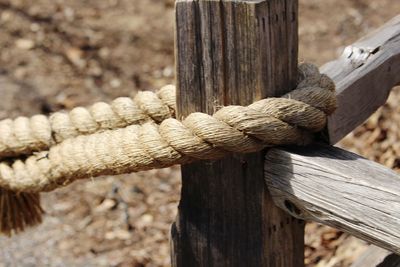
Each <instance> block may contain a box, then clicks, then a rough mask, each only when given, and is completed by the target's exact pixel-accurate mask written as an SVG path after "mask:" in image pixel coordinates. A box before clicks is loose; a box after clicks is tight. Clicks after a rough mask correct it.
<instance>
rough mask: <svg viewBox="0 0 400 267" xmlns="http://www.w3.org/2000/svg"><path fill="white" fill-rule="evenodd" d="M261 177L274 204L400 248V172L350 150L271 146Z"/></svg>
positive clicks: (297, 215)
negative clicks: (263, 175)
mask: <svg viewBox="0 0 400 267" xmlns="http://www.w3.org/2000/svg"><path fill="white" fill-rule="evenodd" d="M265 179H266V182H267V184H268V188H269V190H270V192H271V194H272V196H273V198H274V201H275V203H276V204H277V205H278V206H279V207H281V208H283V209H284V210H286V211H287V212H289V213H290V214H292V215H293V216H296V217H298V218H302V219H304V220H313V221H318V222H321V223H323V224H326V225H329V226H332V227H335V228H337V229H340V230H343V231H345V232H348V233H350V234H352V235H354V236H357V237H359V238H361V239H363V240H366V241H368V242H371V243H373V244H375V245H377V246H380V247H383V248H386V249H388V250H391V251H393V252H395V253H400V176H399V175H398V174H397V173H396V172H394V171H392V170H390V169H388V168H386V167H384V166H382V165H380V164H378V163H375V162H372V161H369V160H366V159H364V158H362V157H360V156H358V155H356V154H354V153H351V152H348V151H345V150H342V149H339V148H334V147H330V146H325V145H312V146H309V147H305V148H300V147H299V148H290V149H285V150H280V149H270V150H269V151H268V153H267V156H266V162H265Z"/></svg>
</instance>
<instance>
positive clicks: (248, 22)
mask: <svg viewBox="0 0 400 267" xmlns="http://www.w3.org/2000/svg"><path fill="white" fill-rule="evenodd" d="M297 11H298V3H297V0H241V1H235V0H220V1H215V0H179V1H177V2H176V42H175V43H176V51H175V53H176V73H177V88H178V92H177V101H178V116H177V117H178V118H182V117H185V116H186V115H187V114H189V113H191V112H195V111H202V112H207V113H210V114H211V113H213V112H214V111H215V110H216V109H217V108H218V107H219V106H222V105H228V104H238V105H246V104H250V103H252V102H253V101H255V100H258V99H261V98H264V97H267V96H277V95H281V94H284V93H286V92H287V91H288V90H290V89H291V88H294V87H295V84H296V79H297V46H298V40H297V38H298V35H297V27H298V19H297V17H298V16H297ZM263 164H264V153H254V154H249V155H233V156H230V157H228V158H226V159H223V160H218V161H203V162H199V163H193V164H188V165H185V166H182V198H181V202H180V204H179V214H178V217H177V220H176V222H175V224H174V225H173V227H172V231H171V236H172V237H171V238H172V240H171V246H172V252H171V255H172V265H173V266H182V267H183V266H184V267H186V266H285V267H290V266H296V267H298V266H302V265H303V246H304V241H303V239H304V224H303V222H302V221H298V220H296V219H294V218H292V217H289V216H288V215H287V214H285V213H284V212H282V211H281V210H280V209H278V208H277V207H275V206H274V204H273V203H272V201H271V199H270V196H269V193H268V191H267V188H266V186H265V184H264V175H263Z"/></svg>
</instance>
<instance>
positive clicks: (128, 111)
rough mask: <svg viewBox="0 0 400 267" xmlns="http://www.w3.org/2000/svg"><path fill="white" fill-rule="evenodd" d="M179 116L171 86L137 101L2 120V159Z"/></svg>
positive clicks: (139, 96)
mask: <svg viewBox="0 0 400 267" xmlns="http://www.w3.org/2000/svg"><path fill="white" fill-rule="evenodd" d="M174 114H175V87H174V86H172V85H167V86H164V87H163V88H161V89H160V90H159V91H158V92H157V93H153V92H150V91H144V92H139V93H138V94H137V95H136V96H135V98H134V99H131V98H129V97H119V98H117V99H115V100H114V101H112V102H111V104H107V103H104V102H98V103H96V104H94V105H92V106H91V107H89V108H83V107H77V108H74V109H73V110H71V111H70V112H68V113H67V112H56V113H54V114H52V115H51V116H50V117H46V116H44V115H35V116H33V117H31V118H27V117H18V118H16V119H14V120H12V119H5V120H2V121H0V158H4V157H15V156H18V155H26V154H31V153H32V152H35V151H42V150H47V149H49V148H50V146H52V145H54V144H57V143H60V142H61V141H63V140H65V139H68V138H73V137H76V136H78V135H87V134H92V133H95V132H98V131H102V130H108V129H116V128H122V127H126V126H128V125H131V124H142V123H144V122H146V121H150V120H152V121H155V122H157V123H160V122H161V121H163V120H164V119H167V118H170V117H173V116H174Z"/></svg>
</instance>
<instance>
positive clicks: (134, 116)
mask: <svg viewBox="0 0 400 267" xmlns="http://www.w3.org/2000/svg"><path fill="white" fill-rule="evenodd" d="M306 86H321V87H323V88H327V87H330V88H333V87H334V85H333V83H332V81H331V80H330V79H329V78H328V77H326V76H325V75H321V74H319V71H318V68H317V67H315V66H314V65H312V64H301V65H300V66H299V84H298V86H297V88H303V87H306ZM298 97H302V98H301V99H300V98H298V100H299V101H304V99H306V98H307V97H308V96H307V95H306V94H303V95H302V96H301V95H299V96H298ZM175 102H176V101H175V87H174V86H173V85H167V86H164V87H163V88H161V89H160V90H159V91H158V92H156V93H153V92H150V91H144V92H139V93H138V94H137V95H136V96H135V98H134V99H131V98H128V97H120V98H117V99H115V100H114V101H112V102H111V104H107V103H104V102H99V103H96V104H94V105H92V106H91V107H89V108H83V107H77V108H74V109H73V110H72V111H70V112H56V113H54V114H52V115H51V116H50V117H46V116H44V115H35V116H33V117H31V118H27V117H19V118H16V119H14V120H12V119H5V120H2V121H0V159H1V158H4V157H17V156H19V155H29V154H32V152H37V151H44V150H48V149H49V148H50V146H52V145H55V144H58V143H60V142H62V141H63V140H66V139H68V138H73V137H76V136H79V135H88V134H92V133H95V132H99V131H103V130H109V129H117V128H122V127H126V126H128V125H132V124H142V123H144V122H147V121H154V122H156V123H160V122H162V121H163V120H164V119H167V118H170V117H172V118H173V117H174V116H175V109H176V108H175Z"/></svg>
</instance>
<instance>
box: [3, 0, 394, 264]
mask: <svg viewBox="0 0 400 267" xmlns="http://www.w3.org/2000/svg"><path fill="white" fill-rule="evenodd" d="M300 2H301V4H300V28H299V34H300V60H302V61H309V62H315V63H317V64H322V63H324V62H326V61H328V60H331V59H333V58H335V57H337V56H338V55H339V53H340V52H341V51H342V50H343V48H344V46H345V45H346V44H350V43H351V42H353V41H355V40H356V39H358V38H359V37H360V36H363V35H365V34H366V33H367V32H369V31H371V30H372V29H374V28H375V27H377V26H379V25H381V24H382V23H383V22H385V21H387V20H388V19H390V18H391V17H393V16H395V15H396V14H398V13H400V1H398V0H381V1H373V0H325V1H318V0H301V1H300ZM173 6H174V1H172V0H135V1H130V0H103V1H95V0H86V1H78V0H69V1H62V0H36V1H34V2H31V1H28V0H0V119H1V118H5V117H15V116H18V115H32V114H35V113H50V112H53V111H56V110H60V109H70V108H72V107H74V106H77V105H88V104H90V103H93V102H94V101H98V100H104V101H109V100H111V99H113V98H114V97H117V96H121V95H130V94H134V93H135V92H137V91H138V90H154V89H157V88H159V87H160V86H161V85H164V84H166V83H172V82H173V78H174V67H173V64H174V58H173V18H174V17H173V16H174V12H173ZM399 100H400V91H399V90H396V89H395V90H394V91H393V93H392V94H391V96H390V99H389V101H388V103H387V104H386V105H385V106H384V107H382V108H381V109H380V110H379V111H378V112H377V113H376V114H374V115H373V116H372V117H371V118H370V120H368V121H367V122H366V123H365V124H364V125H362V126H360V127H359V128H358V129H357V130H356V131H354V133H352V134H351V135H350V136H348V137H347V138H346V139H345V140H344V141H342V143H341V146H344V147H346V148H348V149H351V150H353V151H355V152H357V153H359V154H361V155H363V156H365V157H367V158H370V159H372V160H375V161H378V162H380V163H382V164H385V165H386V166H388V167H391V168H393V169H397V170H399V169H400V142H399V139H400V130H399V128H400V107H399V105H398V102H399ZM179 190H180V177H179V168H178V167H174V168H171V169H163V170H154V171H149V172H143V173H136V174H129V175H122V176H119V177H102V178H98V179H96V181H94V180H89V181H80V182H77V183H74V184H73V185H71V186H69V187H67V188H64V189H61V190H58V191H56V192H52V193H48V194H45V195H43V198H42V200H43V201H42V202H43V205H44V206H45V209H46V211H47V216H46V218H45V221H44V223H43V224H42V225H41V226H38V227H36V228H34V229H31V230H28V231H27V232H25V233H23V234H21V235H19V236H16V237H13V238H11V239H9V238H4V237H1V238H0V246H1V248H2V249H1V251H0V266H169V244H168V233H169V227H170V224H171V222H172V221H173V220H174V217H175V215H176V207H177V203H178V200H179V193H180V191H179ZM305 240H306V250H305V254H306V259H305V260H306V264H307V266H332V267H333V266H335V267H341V266H349V265H350V263H351V262H352V261H354V259H355V258H357V256H358V255H360V254H361V253H362V252H363V251H364V250H365V248H366V244H365V243H364V242H362V241H360V240H358V239H356V238H353V237H350V236H348V235H347V234H343V233H341V232H338V231H336V230H334V229H331V228H328V227H323V226H320V225H317V224H314V223H310V224H308V225H307V227H306V237H305Z"/></svg>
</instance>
